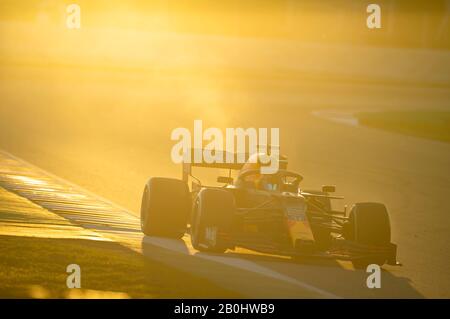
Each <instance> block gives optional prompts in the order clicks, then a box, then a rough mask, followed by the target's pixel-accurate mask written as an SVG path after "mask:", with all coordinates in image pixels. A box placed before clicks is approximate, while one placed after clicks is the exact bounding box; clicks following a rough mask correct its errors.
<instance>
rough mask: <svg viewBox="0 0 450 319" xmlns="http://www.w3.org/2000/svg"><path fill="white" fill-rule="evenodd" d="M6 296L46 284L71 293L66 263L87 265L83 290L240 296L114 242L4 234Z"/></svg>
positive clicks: (0, 271)
mask: <svg viewBox="0 0 450 319" xmlns="http://www.w3.org/2000/svg"><path fill="white" fill-rule="evenodd" d="M0 242H1V245H0V298H28V297H31V295H30V287H31V286H40V287H42V288H43V289H45V290H46V291H48V292H49V293H50V296H49V297H51V298H63V297H64V296H66V294H67V292H68V290H69V289H68V288H67V286H66V279H67V276H68V274H67V273H66V267H67V265H69V264H78V265H80V267H81V288H82V289H89V290H101V291H113V292H124V293H126V294H128V295H129V296H130V297H132V298H211V297H223V298H236V297H239V296H237V295H236V294H234V293H231V292H229V291H227V290H224V289H222V288H220V287H218V286H216V285H214V284H212V283H210V282H209V281H207V280H205V279H203V278H199V277H196V276H193V275H191V274H188V273H184V272H180V271H179V270H175V269H172V268H170V267H168V266H166V265H164V264H161V263H158V262H155V261H153V260H149V259H148V258H145V257H144V256H142V255H140V254H138V253H136V252H133V251H131V250H129V249H127V248H125V247H123V246H120V245H119V244H117V243H114V242H99V241H90V240H82V239H79V240H77V239H43V238H32V237H17V236H0Z"/></svg>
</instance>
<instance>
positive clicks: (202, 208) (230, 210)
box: [191, 188, 236, 253]
mask: <svg viewBox="0 0 450 319" xmlns="http://www.w3.org/2000/svg"><path fill="white" fill-rule="evenodd" d="M235 211H236V205H235V201H234V196H233V194H232V193H231V192H229V191H225V190H221V189H212V188H205V189H203V190H201V191H200V193H199V194H198V196H197V198H196V200H195V203H194V208H193V214H192V221H191V240H192V246H193V247H194V248H195V249H197V250H200V251H206V252H215V253H223V252H225V250H227V248H230V247H231V245H230V242H229V240H228V239H227V238H225V237H224V235H225V236H226V234H229V232H230V230H231V227H232V222H233V216H234V214H235Z"/></svg>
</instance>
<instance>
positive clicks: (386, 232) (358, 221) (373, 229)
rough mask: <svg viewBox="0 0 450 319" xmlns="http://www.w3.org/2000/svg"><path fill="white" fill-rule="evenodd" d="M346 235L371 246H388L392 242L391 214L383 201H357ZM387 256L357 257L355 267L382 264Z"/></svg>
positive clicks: (349, 238) (351, 211) (354, 262)
mask: <svg viewBox="0 0 450 319" xmlns="http://www.w3.org/2000/svg"><path fill="white" fill-rule="evenodd" d="M344 236H345V238H346V239H348V240H352V241H354V242H356V243H359V244H364V245H369V246H379V247H380V246H381V247H382V246H387V245H389V244H390V242H391V225H390V222H389V214H388V211H387V209H386V206H384V205H383V204H381V203H357V204H355V205H353V207H352V208H351V210H350V215H349V220H348V224H347V225H346V229H345V233H344ZM386 259H387V258H385V257H367V258H360V259H356V260H354V261H352V262H353V265H354V266H355V268H366V267H367V266H368V265H370V264H377V265H379V266H382V265H384V264H385V263H386Z"/></svg>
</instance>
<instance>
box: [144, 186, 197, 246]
mask: <svg viewBox="0 0 450 319" xmlns="http://www.w3.org/2000/svg"><path fill="white" fill-rule="evenodd" d="M190 209H191V196H190V193H189V188H188V186H187V184H186V183H185V182H183V181H181V180H177V179H173V178H162V177H153V178H150V180H149V181H148V182H147V184H146V185H145V189H144V193H143V195H142V203H141V229H142V232H143V233H144V234H145V235H148V236H160V237H168V238H181V237H182V236H183V235H184V233H185V231H186V225H187V219H188V216H189V213H190Z"/></svg>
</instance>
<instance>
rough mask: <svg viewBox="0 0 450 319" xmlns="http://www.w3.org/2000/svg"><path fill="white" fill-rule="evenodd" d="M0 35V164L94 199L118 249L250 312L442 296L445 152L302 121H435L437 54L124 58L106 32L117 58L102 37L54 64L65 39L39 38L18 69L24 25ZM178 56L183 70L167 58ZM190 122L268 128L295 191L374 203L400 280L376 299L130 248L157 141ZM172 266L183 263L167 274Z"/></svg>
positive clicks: (154, 170) (276, 267)
mask: <svg viewBox="0 0 450 319" xmlns="http://www.w3.org/2000/svg"><path fill="white" fill-rule="evenodd" d="M2 28H3V29H2V30H4V31H5V32H4V34H5V37H4V39H3V38H2V42H1V45H2V52H4V53H5V54H4V58H5V59H4V60H2V64H1V65H0V68H1V71H0V83H1V85H0V96H1V98H2V100H1V104H0V149H2V150H5V151H7V152H9V153H11V154H14V155H15V156H18V157H19V158H21V159H24V160H26V161H27V162H30V163H32V164H34V165H36V166H37V167H40V168H42V169H44V170H45V171H46V172H50V173H52V174H54V175H56V176H59V177H62V178H64V183H63V184H65V183H66V182H65V181H70V182H72V183H74V184H76V185H79V186H81V187H82V188H83V189H86V190H88V191H89V192H91V193H90V194H95V195H92V196H93V197H92V198H90V199H91V200H92V201H93V202H92V204H94V205H97V204H98V203H101V204H98V205H97V206H102V205H105V204H104V200H103V199H101V198H107V199H108V200H109V201H111V202H113V203H115V204H111V203H110V202H109V204H108V205H112V206H108V207H110V208H111V211H109V212H105V211H104V210H103V211H102V214H106V215H104V216H103V217H104V219H105V220H104V221H103V220H102V223H103V222H104V223H105V224H107V225H106V228H108V227H115V226H114V225H115V223H125V224H127V227H131V229H132V231H129V232H128V234H127V235H126V236H125V235H124V236H122V238H121V239H120V240H121V241H123V242H124V243H128V244H129V245H130V247H131V248H132V249H139V250H141V251H142V252H143V253H145V254H146V255H148V256H149V257H151V258H160V259H161V260H164V261H166V262H168V263H171V264H175V265H178V266H179V267H183V268H184V269H188V270H189V271H193V272H201V273H202V274H203V275H205V276H209V277H211V278H216V280H219V281H222V282H223V283H224V284H229V285H232V286H233V287H232V288H233V289H238V288H239V289H244V290H245V291H244V295H246V296H250V297H293V298H295V297H298V298H301V297H318V295H320V296H322V297H323V296H325V297H327V296H328V297H329V296H336V297H344V298H345V297H387V298H391V297H392V298H398V297H407V298H421V297H447V298H448V297H450V289H449V283H450V267H448V262H449V260H450V245H449V244H448V242H449V240H450V237H449V236H450V235H449V234H450V214H449V212H450V204H449V201H448V194H450V177H449V176H450V174H449V167H450V145H449V144H446V143H441V142H436V141H431V140H426V139H421V138H415V137H408V136H404V135H400V134H394V133H389V132H384V131H381V130H377V129H370V128H365V127H359V126H351V125H343V124H341V123H335V122H332V121H328V120H326V119H323V118H319V117H316V116H313V115H311V112H312V111H315V110H322V109H332V110H337V111H349V110H350V111H360V110H361V111H366V110H371V111H373V110H393V109H395V110H399V109H400V110H409V109H445V110H448V109H449V107H450V105H449V101H450V89H449V83H450V80H449V78H448V75H449V74H450V72H449V65H450V62H449V61H450V60H449V55H448V53H447V52H432V51H431V50H429V51H426V50H425V51H422V50H418V51H417V52H416V51H414V50H397V49H388V50H385V51H383V50H378V49H376V50H372V49H367V48H363V49H357V48H334V47H331V48H328V47H324V48H318V47H316V46H306V47H301V46H298V45H297V44H284V43H278V42H276V41H266V42H264V41H265V40H248V41H247V40H246V41H241V40H236V39H232V40H229V39H225V40H224V39H220V38H213V37H209V38H202V37H187V38H183V39H182V40H180V41H174V39H175V38H174V39H172V38H170V39H169V40H167V41H161V42H158V41H159V40H158V39H165V38H164V37H160V36H159V35H158V36H156V37H155V38H151V40H152V41H151V45H150V47H144V46H143V47H139V45H140V44H138V43H134V42H133V41H135V40H133V39H139V37H136V38H133V37H130V34H128V33H124V34H122V33H120V32H117V33H114V34H115V36H114V41H113V42H114V44H117V45H118V46H120V45H123V46H124V47H119V48H118V50H110V47H109V46H108V45H107V44H109V43H108V42H107V39H108V38H107V37H104V36H102V34H101V33H99V34H96V33H93V35H92V37H90V38H89V37H84V38H83V41H85V42H86V43H84V42H83V43H82V45H83V46H86V47H91V46H90V45H92V43H91V42H95V41H98V40H99V39H102V41H105V43H104V44H105V45H104V47H102V48H103V49H102V50H104V52H103V51H102V50H100V49H99V50H100V51H98V52H94V51H91V50H85V51H83V53H85V54H86V56H83V57H81V58H80V57H76V52H74V51H73V50H71V49H70V48H71V46H70V45H69V44H70V43H71V41H73V40H75V39H73V38H71V37H70V36H69V37H67V36H66V34H65V33H64V37H61V36H60V35H59V34H54V35H53V37H52V38H51V39H56V40H57V41H56V40H55V43H56V44H54V45H55V47H52V46H42V47H39V52H40V53H39V54H36V55H34V56H33V59H34V60H31V58H30V59H29V60H26V59H25V58H24V57H28V55H27V54H28V51H30V52H31V51H33V50H32V49H29V50H27V46H26V45H27V43H32V41H31V42H27V41H22V42H21V43H23V47H20V48H19V49H20V52H19V51H17V50H16V51H17V52H16V51H14V50H13V49H10V47H13V46H14V45H15V43H16V42H17V39H23V40H27V39H28V40H33V39H30V37H31V38H32V37H33V36H35V34H34V33H33V34H32V33H29V32H28V30H29V29H28V28H26V26H23V27H20V26H19V27H17V26H15V25H11V26H8V27H6V26H2ZM37 32H38V30H37V31H36V33H37ZM6 35H10V36H6ZM143 36H144V35H143ZM77 37H78V36H77ZM124 39H125V40H128V39H129V41H131V42H132V43H133V44H134V45H133V46H131V45H128V47H132V48H133V50H131V51H132V53H130V54H134V52H137V53H139V52H140V53H141V54H140V55H136V56H135V57H134V58H129V57H128V58H127V59H124V58H123V56H121V55H118V56H117V57H115V56H108V54H113V53H115V52H116V53H117V52H123V50H124V49H126V47H125V46H126V45H127V44H128V43H130V42H127V41H125V40H124ZM58 41H59V42H58ZM65 41H66V42H67V43H66V42H65ZM136 41H137V40H136ZM139 43H140V42H139ZM172 43H174V44H173V45H174V46H175V47H174V48H172V47H171V46H172ZM50 44H51V43H50ZM142 45H144V44H142ZM136 48H140V49H141V50H137V49H136ZM225 48H231V49H230V50H227V49H225ZM234 48H236V49H234ZM53 49H54V50H53ZM238 49H239V50H238ZM51 50H53V51H51ZM158 50H159V51H161V52H162V53H164V54H157V53H158V52H159V51H158ZM63 51H68V52H69V53H73V56H75V58H73V56H72V55H69V56H63V54H61V52H63ZM375 51H376V52H375ZM33 52H34V51H33ZM36 52H37V51H36ZM52 52H53V53H52ZM55 52H56V53H55ZM145 52H153V53H155V54H154V55H152V56H150V55H149V56H147V55H145V54H144V53H145ZM166 52H168V53H170V54H165V53H166ZM180 52H183V59H178V60H177V59H174V57H176V56H177V55H179V53H180ZM137 53H136V54H137ZM52 54H53V55H55V56H57V57H58V58H60V60H57V59H54V56H53V57H52ZM89 54H91V55H89ZM95 54H96V55H95ZM93 55H95V56H93ZM10 57H13V58H14V59H13V61H7V58H10ZM103 57H108V58H103ZM154 57H156V58H158V59H162V60H163V61H160V60H152V59H153V58H154ZM217 57H221V58H217ZM330 57H333V59H330ZM71 58H73V61H71V60H70V59H71ZM93 58H95V59H93ZM141 58H142V59H141ZM11 59H12V58H11ZM21 59H22V60H21ZM39 59H41V60H39ZM25 60H26V62H23V61H25ZM125 60H126V61H125ZM104 61H109V62H111V61H112V62H111V63H112V64H114V66H113V67H110V66H103V65H102V63H103V62H104ZM122 61H125V62H126V63H128V64H127V65H123V64H121V63H122ZM173 61H176V63H175V64H176V65H175V66H173V64H174V62H173ZM50 62H52V63H53V64H52V63H50ZM63 62H64V63H66V64H63ZM71 62H77V63H78V64H75V63H72V64H71ZM163 62H164V63H163ZM105 63H106V62H105ZM152 63H154V65H156V66H159V68H158V67H154V68H152ZM183 63H184V64H183ZM187 65H188V67H187ZM141 66H142V70H141V69H139V68H138V67H141ZM172 66H173V67H172ZM194 119H203V120H204V123H205V127H210V126H213V127H218V128H222V129H224V128H226V127H244V128H246V127H256V128H258V127H267V128H270V127H278V128H280V135H281V148H282V152H283V153H284V154H286V155H287V156H288V157H289V168H290V169H291V170H294V171H297V172H299V173H301V174H302V175H303V176H304V181H303V182H302V186H303V187H304V188H307V189H311V188H320V186H321V185H323V184H334V185H337V195H343V196H345V198H346V199H345V200H344V201H343V202H342V203H339V202H338V203H335V205H336V206H337V207H339V208H342V206H343V204H344V203H345V204H351V203H354V202H363V201H376V202H383V203H385V204H386V206H387V207H388V209H389V211H390V215H391V224H392V239H393V241H394V242H395V243H396V244H397V245H398V259H399V261H400V262H401V263H402V264H403V267H390V266H384V267H383V268H384V271H383V275H382V288H381V289H368V288H367V287H366V281H365V280H366V277H367V274H366V273H365V272H363V271H355V270H354V269H353V267H352V266H351V265H350V263H348V262H339V261H323V260H305V261H303V262H302V263H294V262H292V261H291V260H288V259H286V258H282V257H278V256H267V255H261V254H256V253H254V252H251V251H245V250H238V251H236V252H228V253H226V254H225V255H223V256H212V255H206V254H199V253H196V252H195V251H193V250H192V249H191V247H190V245H189V240H188V238H186V241H184V242H183V243H173V242H170V241H169V242H168V241H166V240H162V239H157V238H145V237H143V235H142V233H141V232H140V231H139V229H138V219H137V214H138V212H139V206H140V200H141V193H142V190H143V186H144V184H145V182H146V181H147V179H148V178H149V177H150V176H168V177H179V176H180V171H181V168H180V167H179V166H177V165H175V164H173V163H172V162H171V158H170V151H171V147H172V146H173V142H172V141H171V140H170V133H171V131H172V130H173V129H174V128H177V127H186V128H189V129H192V126H193V120H194ZM0 168H3V167H0ZM215 173H216V172H214V174H215ZM199 174H202V173H201V172H200V173H199ZM204 177H205V180H211V177H212V176H209V175H207V176H204ZM83 192H84V191H83ZM98 196H101V198H100V199H99V197H98ZM96 203H97V204H96ZM118 205H120V206H118ZM118 207H125V208H123V209H122V208H120V209H118ZM125 211H126V212H128V213H125ZM83 216H84V217H85V218H88V219H89V220H90V221H92V220H91V219H92V218H94V217H95V215H89V214H88V213H87V215H86V214H85V215H83ZM105 216H106V217H105ZM97 217H98V218H100V217H99V216H97ZM94 219H95V218H94ZM100 219H101V218H100ZM95 227H96V228H99V229H98V231H100V228H101V227H100V226H98V225H97V226H95ZM109 235H110V234H109ZM122 235H123V234H122ZM127 238H132V239H130V240H128V239H127ZM117 240H119V239H117ZM180 254H181V255H183V256H186V257H189V258H185V259H183V261H182V262H181V261H180V260H181V259H180V258H179V257H180ZM230 264H232V265H230ZM249 267H250V269H249ZM250 274H252V275H250ZM212 297H213V296H212Z"/></svg>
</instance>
